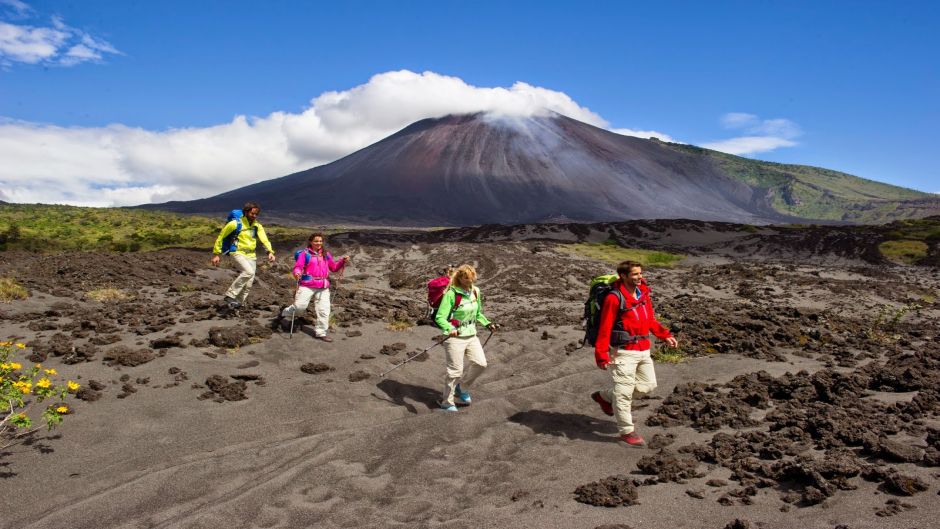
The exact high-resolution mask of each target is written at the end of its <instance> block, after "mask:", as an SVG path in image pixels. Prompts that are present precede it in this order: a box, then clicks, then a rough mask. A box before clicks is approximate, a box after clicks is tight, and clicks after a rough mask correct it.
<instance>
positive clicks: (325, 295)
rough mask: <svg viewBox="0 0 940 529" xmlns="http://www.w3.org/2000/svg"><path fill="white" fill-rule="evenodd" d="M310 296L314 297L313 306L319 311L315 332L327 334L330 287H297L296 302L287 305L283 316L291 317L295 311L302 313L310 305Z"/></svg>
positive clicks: (282, 313)
mask: <svg viewBox="0 0 940 529" xmlns="http://www.w3.org/2000/svg"><path fill="white" fill-rule="evenodd" d="M310 298H313V307H314V310H315V311H316V313H317V323H316V325H314V327H313V334H315V335H316V336H326V333H327V331H328V330H329V329H330V289H328V288H307V287H297V293H296V294H294V304H293V305H291V306H289V307H286V308H285V309H284V311H283V312H281V316H284V317H285V318H290V317H291V316H292V315H294V314H295V313H298V314H299V313H302V312H303V311H305V310H307V306H308V305H310Z"/></svg>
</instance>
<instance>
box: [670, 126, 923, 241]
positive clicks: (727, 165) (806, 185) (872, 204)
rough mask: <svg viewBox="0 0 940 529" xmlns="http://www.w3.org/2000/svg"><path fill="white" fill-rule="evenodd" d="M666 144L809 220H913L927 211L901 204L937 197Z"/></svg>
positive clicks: (784, 210)
mask: <svg viewBox="0 0 940 529" xmlns="http://www.w3.org/2000/svg"><path fill="white" fill-rule="evenodd" d="M664 145H667V146H668V147H670V148H672V149H674V150H676V151H680V152H686V153H690V154H696V155H699V156H705V157H708V158H710V159H712V160H713V161H714V162H715V163H716V164H717V165H718V166H719V167H720V168H721V169H722V170H724V172H725V173H727V174H728V175H729V176H731V177H733V178H736V179H738V180H740V181H742V182H744V183H746V184H748V185H751V186H753V187H757V188H764V189H767V190H768V197H769V198H770V203H771V205H772V206H773V207H774V209H776V210H777V211H779V212H781V213H785V214H788V215H795V216H798V217H803V218H807V219H820V220H845V221H852V222H861V223H877V222H886V221H890V220H894V219H898V218H910V217H914V216H917V215H918V214H922V213H920V212H919V211H918V210H917V209H915V208H910V207H905V206H904V205H903V204H901V203H900V202H901V201H904V200H917V199H926V198H932V197H933V195H931V194H929V193H922V192H920V191H914V190H912V189H906V188H903V187H898V186H893V185H889V184H883V183H881V182H875V181H874V180H867V179H864V178H859V177H857V176H853V175H850V174H847V173H840V172H839V171H832V170H829V169H822V168H820V167H811V166H808V165H791V164H780V163H774V162H764V161H760V160H751V159H749V158H742V157H740V156H734V155H731V154H725V153H722V152H718V151H712V150H709V149H703V148H701V147H695V146H693V145H684V144H678V143H666V144H664Z"/></svg>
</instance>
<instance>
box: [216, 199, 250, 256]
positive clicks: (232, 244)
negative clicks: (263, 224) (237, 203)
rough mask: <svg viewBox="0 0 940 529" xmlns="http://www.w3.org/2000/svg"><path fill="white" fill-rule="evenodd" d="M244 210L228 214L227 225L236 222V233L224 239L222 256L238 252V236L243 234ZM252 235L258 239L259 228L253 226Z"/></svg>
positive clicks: (234, 210)
mask: <svg viewBox="0 0 940 529" xmlns="http://www.w3.org/2000/svg"><path fill="white" fill-rule="evenodd" d="M242 215H243V213H242V210H240V209H233V210H232V211H229V212H228V217H226V218H225V223H226V224H228V223H229V222H232V221H233V220H234V221H235V231H233V232H232V233H229V234H228V235H226V236H225V238H224V239H222V255H228V254H230V253H232V252H234V251H236V250H238V234H239V233H241V232H242ZM251 229H252V235H253V236H254V237H255V238H256V239H257V238H258V227H257V226H253V227H252V228H251Z"/></svg>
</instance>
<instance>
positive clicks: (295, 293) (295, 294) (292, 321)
mask: <svg viewBox="0 0 940 529" xmlns="http://www.w3.org/2000/svg"><path fill="white" fill-rule="evenodd" d="M299 290H300V278H299V277H298V278H297V287H296V288H294V304H293V305H292V306H293V307H294V310H292V311H291V313H290V338H288V340H293V339H294V317H295V316H297V291H299Z"/></svg>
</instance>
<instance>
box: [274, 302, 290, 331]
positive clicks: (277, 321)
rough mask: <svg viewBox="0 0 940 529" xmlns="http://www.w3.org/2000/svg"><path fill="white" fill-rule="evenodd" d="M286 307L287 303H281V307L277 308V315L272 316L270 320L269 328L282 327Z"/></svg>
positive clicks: (276, 328)
mask: <svg viewBox="0 0 940 529" xmlns="http://www.w3.org/2000/svg"><path fill="white" fill-rule="evenodd" d="M286 308H287V305H281V308H279V309H277V315H276V316H274V319H273V320H271V329H272V330H275V331H276V330H278V329H281V328H283V323H284V309H286Z"/></svg>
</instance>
